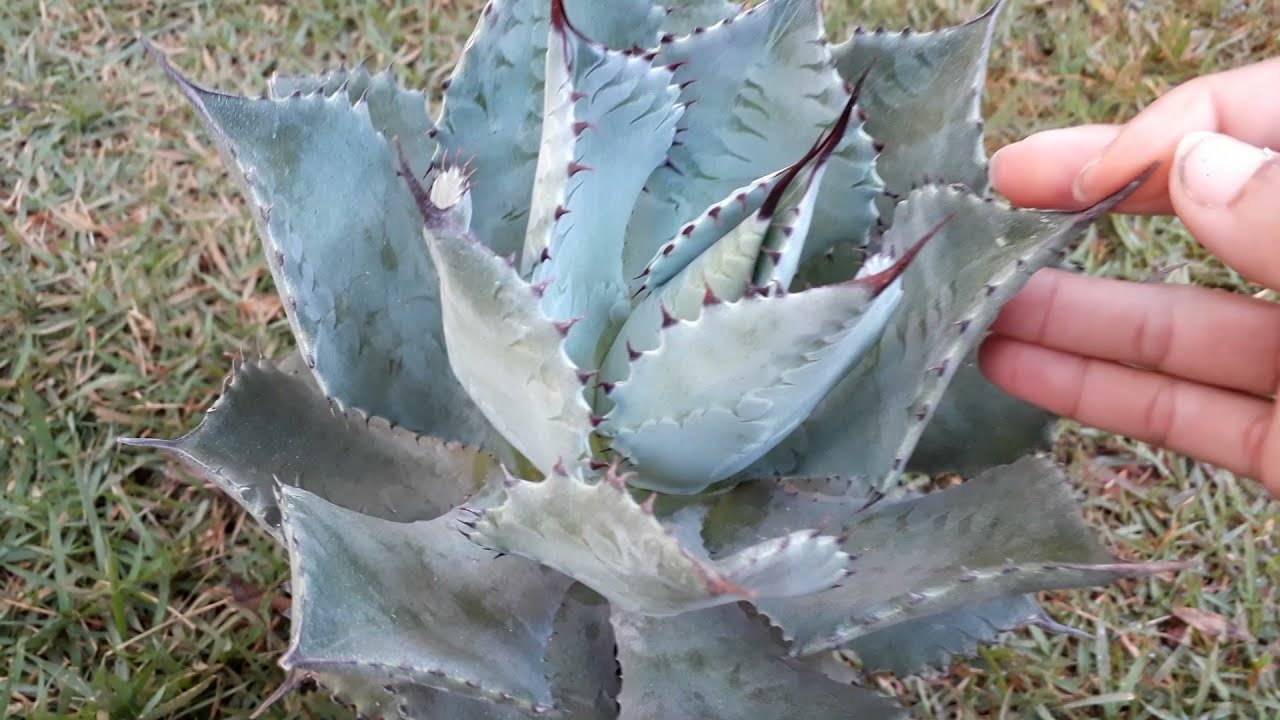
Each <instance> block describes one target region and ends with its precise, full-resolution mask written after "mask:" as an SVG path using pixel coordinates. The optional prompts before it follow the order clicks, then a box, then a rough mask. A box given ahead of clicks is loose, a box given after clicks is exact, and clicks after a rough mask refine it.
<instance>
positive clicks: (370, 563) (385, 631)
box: [280, 486, 571, 711]
mask: <svg viewBox="0 0 1280 720" xmlns="http://www.w3.org/2000/svg"><path fill="white" fill-rule="evenodd" d="M280 493H281V500H280V502H281V509H282V511H283V516H284V519H283V528H284V534H285V537H286V538H287V540H288V544H289V559H290V565H291V566H292V570H293V598H294V603H293V613H292V617H293V626H292V630H291V634H290V645H289V650H288V652H287V653H286V655H285V657H284V658H283V659H282V660H281V661H280V664H281V665H282V666H283V667H284V668H285V669H286V670H288V671H289V672H290V673H291V674H292V675H295V676H300V675H305V674H307V673H313V672H318V673H325V674H328V675H336V676H344V677H352V678H356V679H359V680H363V681H368V682H374V683H381V684H391V685H396V684H400V685H405V684H408V685H420V686H423V687H425V688H431V689H435V690H442V691H446V692H450V693H456V694H459V695H462V696H465V697H470V698H474V699H478V700H485V701H488V702H494V703H499V704H506V705H512V706H515V707H517V708H520V709H523V710H525V711H534V710H538V711H547V710H550V709H551V707H552V705H551V701H552V697H551V689H550V686H549V684H548V682H547V679H546V677H545V676H544V671H543V657H544V653H545V651H546V647H547V642H548V640H549V638H550V636H551V631H552V625H553V620H554V618H555V615H556V612H557V609H558V608H559V607H560V603H561V600H562V599H563V597H564V593H565V591H566V590H567V589H568V587H569V584H570V583H571V580H570V579H569V578H566V577H564V576H563V575H560V574H558V573H556V572H554V571H552V570H550V569H548V568H545V567H541V566H539V565H537V564H535V563H531V562H528V561H526V560H523V559H521V558H514V557H503V558H498V559H494V558H493V556H492V554H491V553H489V552H486V551H485V550H483V549H481V548H479V547H477V546H475V545H474V544H472V543H470V542H467V541H466V540H465V539H464V538H463V537H462V536H461V535H459V534H458V532H457V530H456V525H457V522H458V520H459V515H458V513H457V512H454V513H450V514H449V515H445V516H442V517H440V518H437V519H436V520H432V521H429V522H424V523H411V524H403V523H391V522H386V521H384V520H378V519H376V518H372V517H369V516H366V515H361V514H359V513H356V512H352V511H350V510H344V509H342V508H339V507H337V506H336V505H332V504H329V503H327V502H325V501H324V500H322V499H321V498H319V497H318V496H316V495H312V494H311V493H308V492H306V491H305V490H301V489H298V488H292V487H287V486H286V487H283V488H282V489H281V491H280ZM493 658H502V661H503V662H502V665H501V666H497V665H495V664H494V662H493Z"/></svg>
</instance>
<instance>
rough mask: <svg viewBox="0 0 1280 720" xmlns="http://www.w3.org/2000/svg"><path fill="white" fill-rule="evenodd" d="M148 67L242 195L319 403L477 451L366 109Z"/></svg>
mask: <svg viewBox="0 0 1280 720" xmlns="http://www.w3.org/2000/svg"><path fill="white" fill-rule="evenodd" d="M157 56H158V57H161V63H162V65H163V66H164V68H165V71H166V72H168V73H169V75H170V77H172V78H173V80H174V81H175V82H176V83H178V85H179V86H180V87H181V88H182V90H183V92H184V93H186V95H187V98H188V99H189V100H190V101H191V103H192V105H194V106H195V109H196V111H197V112H198V113H199V115H200V118H201V120H202V121H203V122H204V124H205V126H206V127H207V128H208V130H209V132H210V134H212V135H213V137H214V139H215V140H216V141H217V144H218V147H219V148H220V149H221V150H222V151H223V155H224V158H225V160H226V162H227V165H228V166H229V167H231V169H232V170H234V171H235V173H236V174H237V175H238V176H239V178H240V180H241V183H242V184H243V186H244V187H245V189H246V191H247V195H248V198H249V200H250V202H251V203H252V205H253V207H254V215H255V218H256V219H257V221H258V227H259V231H260V234H261V235H262V240H263V244H264V246H265V247H266V250H267V260H268V266H269V267H270V268H271V273H272V276H273V277H274V278H275V282H276V288H277V289H278V291H279V292H280V295H281V297H282V299H283V300H284V306H285V311H286V313H287V314H288V316H289V320H290V323H291V325H292V327H293V333H294V336H295V337H296V338H297V341H298V347H299V349H300V350H301V351H302V354H303V356H304V357H305V358H306V360H307V364H308V365H309V366H310V367H312V369H313V370H314V372H315V374H316V377H317V378H318V380H319V382H320V385H321V387H322V388H324V391H325V394H327V395H329V396H331V397H333V398H336V399H337V400H339V401H340V402H342V403H343V404H344V405H348V406H352V407H358V408H360V409H362V410H364V411H366V412H369V413H372V414H374V415H378V416H381V417H385V418H387V419H389V420H391V421H392V422H394V423H396V424H397V425H404V426H406V427H409V428H411V429H413V430H415V431H418V432H423V433H427V434H430V435H434V436H437V437H442V438H447V439H450V440H459V441H462V442H466V443H468V444H471V445H476V444H480V443H482V442H483V441H484V440H485V438H486V437H487V436H488V432H489V430H488V427H487V425H486V423H485V422H484V419H483V418H482V417H480V415H479V413H477V412H475V409H474V406H473V405H472V404H471V401H470V400H469V399H468V397H467V394H466V393H465V392H464V391H463V389H462V387H461V386H460V385H459V384H458V383H457V381H456V380H455V379H454V378H453V376H452V375H451V374H450V373H449V372H448V371H446V369H445V368H446V367H447V366H448V363H447V359H446V357H445V351H444V344H443V339H442V332H441V326H440V301H439V295H438V290H437V283H436V279H435V274H434V272H433V271H432V268H431V260H430V258H429V257H428V256H427V253H426V249H425V248H423V246H422V240H421V237H422V235H421V232H422V231H421V222H420V220H419V218H418V216H417V212H416V210H415V209H414V205H413V199H412V198H411V197H410V195H409V193H408V191H407V190H406V189H405V187H404V183H403V182H401V181H400V179H399V178H398V177H396V167H395V162H394V156H393V154H392V152H391V149H390V146H389V145H388V143H387V141H386V139H385V138H383V137H382V135H381V134H379V133H378V132H377V131H376V130H375V129H374V126H373V122H372V120H371V117H370V109H369V105H368V104H367V103H357V104H355V105H352V104H351V103H350V102H349V101H348V100H347V99H346V97H345V96H342V97H339V96H337V95H335V96H334V97H332V98H326V97H324V96H322V95H311V96H307V97H298V98H290V99H286V100H269V99H249V98H242V97H236V96H232V95H223V94H221V93H217V92H213V91H211V90H206V89H204V88H201V87H198V86H196V85H193V84H192V83H191V82H190V81H188V80H187V79H186V78H184V77H183V76H182V75H181V74H180V73H178V71H177V70H175V69H174V68H173V67H172V66H171V65H169V63H168V61H167V60H165V59H164V58H163V57H162V56H159V54H158V53H157ZM375 278H376V279H375ZM388 297H395V298H397V302H395V303H388V302H387V298H388Z"/></svg>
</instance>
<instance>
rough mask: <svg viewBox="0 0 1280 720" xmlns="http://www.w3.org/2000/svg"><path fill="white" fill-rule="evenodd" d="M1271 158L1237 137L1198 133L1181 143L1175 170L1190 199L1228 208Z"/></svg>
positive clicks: (1175, 158)
mask: <svg viewBox="0 0 1280 720" xmlns="http://www.w3.org/2000/svg"><path fill="white" fill-rule="evenodd" d="M1271 156H1272V153H1271V152H1270V151H1268V150H1263V149H1261V148H1256V147H1254V146H1252V145H1250V144H1248V143H1243V142H1240V141H1239V140H1236V139H1235V138H1231V137H1227V136H1226V135H1219V134H1218V133H1211V132H1195V133H1191V134H1190V135H1187V136H1186V137H1184V138H1183V139H1182V142H1180V143H1178V150H1177V153H1175V154H1174V160H1173V162H1174V167H1175V168H1176V169H1177V173H1178V180H1179V181H1180V182H1181V183H1182V187H1183V189H1184V190H1185V191H1186V193H1187V196H1188V197H1189V198H1191V200H1192V201H1193V202H1195V203H1197V204H1199V205H1203V206H1205V207H1227V206H1228V205H1231V204H1232V203H1234V202H1235V201H1236V198H1238V197H1240V194H1241V193H1243V192H1244V189H1245V186H1246V185H1248V184H1249V180H1250V179H1251V178H1252V177H1253V176H1254V175H1256V174H1257V172H1258V169H1259V168H1261V167H1262V165H1263V163H1265V162H1267V160H1268V159H1269V158H1270V157H1271Z"/></svg>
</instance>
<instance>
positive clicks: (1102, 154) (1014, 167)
mask: <svg viewBox="0 0 1280 720" xmlns="http://www.w3.org/2000/svg"><path fill="white" fill-rule="evenodd" d="M1200 130H1207V131H1210V132H1217V133H1222V134H1224V135H1230V136H1232V137H1234V138H1236V139H1238V140H1242V141H1244V142H1246V143H1249V144H1251V145H1256V146H1258V147H1270V148H1272V149H1280V58H1275V59H1272V60H1267V61H1264V62H1260V63H1256V64H1254V65H1247V66H1245V67H1242V68H1237V69H1235V70H1228V71H1225V72H1220V73H1215V74H1213V75H1205V76H1203V77H1199V78H1196V79H1195V80H1191V81H1189V82H1186V83H1184V84H1182V85H1179V86H1178V87H1176V88H1174V89H1173V90H1172V91H1170V92H1169V93H1168V94H1166V95H1164V96H1163V97H1161V98H1160V99H1158V100H1156V101H1155V102H1154V103H1152V104H1151V105H1150V106H1148V107H1147V108H1146V109H1144V110H1143V111H1142V112H1141V113H1139V114H1138V115H1137V116H1136V117H1134V118H1133V119H1132V120H1130V121H1129V122H1128V123H1126V124H1125V125H1123V126H1122V127H1120V128H1118V129H1117V128H1115V127H1114V126H1112V127H1107V126H1084V127H1079V128H1067V129H1062V130H1049V131H1046V132H1043V133H1037V134H1036V135H1032V136H1031V137H1029V138H1027V139H1026V140H1023V141H1022V142H1019V143H1015V144H1013V145H1010V146H1008V147H1006V148H1004V149H1002V150H1001V151H1000V152H999V153H997V158H993V163H992V165H993V167H992V182H993V183H994V184H995V186H996V189H997V190H999V191H1000V192H1001V193H1003V194H1004V195H1005V196H1006V197H1008V198H1009V200H1010V201H1011V202H1013V203H1014V204H1015V205H1022V206H1024V207H1051V208H1062V209H1072V210H1073V209H1080V208H1083V207H1087V206H1088V205H1091V204H1093V203H1094V202H1097V201H1098V200H1099V199H1101V198H1103V197H1106V196H1107V195H1109V194H1111V193H1113V192H1115V191H1116V190H1118V189H1119V188H1121V187H1123V186H1124V185H1125V183H1127V182H1129V181H1130V180H1132V179H1133V178H1134V177H1135V176H1137V175H1138V174H1139V173H1141V172H1142V171H1143V170H1144V169H1145V168H1147V167H1148V166H1150V165H1151V163H1153V162H1157V161H1158V162H1159V163H1160V167H1159V168H1158V169H1157V171H1156V174H1155V175H1154V176H1153V177H1152V178H1151V179H1150V180H1148V181H1147V182H1146V183H1145V184H1144V185H1143V186H1142V187H1141V188H1139V189H1138V191H1137V192H1135V193H1134V194H1133V196H1132V197H1130V198H1129V199H1128V200H1126V201H1125V202H1124V203H1122V204H1121V205H1120V206H1119V207H1118V208H1117V210H1118V211H1119V212H1129V213H1142V214H1169V213H1172V212H1173V207H1172V205H1171V204H1170V200H1169V172H1170V170H1171V169H1172V167H1173V158H1174V153H1175V151H1176V150H1177V147H1178V142H1179V141H1181V140H1182V138H1184V137H1186V136H1187V135H1189V134H1190V133H1193V132H1196V131H1200ZM1045 168H1050V169H1052V171H1051V172H1050V171H1046V170H1045Z"/></svg>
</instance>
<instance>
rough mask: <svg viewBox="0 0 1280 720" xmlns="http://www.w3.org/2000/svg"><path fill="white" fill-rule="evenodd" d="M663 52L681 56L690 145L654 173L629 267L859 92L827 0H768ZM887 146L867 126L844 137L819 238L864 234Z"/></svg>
mask: <svg viewBox="0 0 1280 720" xmlns="http://www.w3.org/2000/svg"><path fill="white" fill-rule="evenodd" d="M656 62H658V63H665V64H669V65H673V66H675V67H676V71H675V80H674V81H675V82H676V83H678V84H679V86H680V87H681V91H680V99H681V101H684V102H692V103H693V104H692V105H690V106H689V107H688V108H687V109H686V111H685V113H684V116H683V117H682V119H681V122H680V138H679V139H680V144H679V145H677V146H675V147H673V148H672V149H671V152H670V155H669V156H668V158H667V163H666V164H665V165H663V166H661V167H659V168H657V169H656V170H654V172H653V175H652V176H650V178H649V181H648V184H647V188H648V190H649V192H647V193H645V194H644V195H642V196H641V198H640V201H639V203H637V205H636V211H635V213H633V215H632V218H631V224H630V227H629V229H628V236H627V247H626V257H625V260H624V265H625V268H626V272H627V276H628V277H635V276H637V275H639V274H640V272H641V271H642V269H643V268H644V264H645V263H646V262H648V261H649V259H650V258H651V257H653V256H654V254H655V253H656V252H657V251H658V249H659V247H660V246H661V245H662V244H663V243H666V242H667V241H668V240H669V239H670V238H672V237H674V236H675V234H676V233H677V232H678V231H679V230H680V228H681V226H683V225H684V224H685V223H688V222H689V221H691V220H693V219H694V218H695V217H697V216H698V214H699V213H701V212H702V211H703V210H704V209H706V208H707V207H708V206H710V205H711V204H712V203H714V202H716V201H718V200H720V199H721V198H723V197H725V196H726V195H728V194H729V193H730V192H731V191H733V190H734V189H735V188H739V187H743V186H745V185H747V184H749V183H751V182H752V181H754V180H756V179H757V178H760V177H763V176H765V175H767V174H769V173H771V172H774V171H777V170H779V169H782V168H784V167H786V166H788V165H790V164H791V163H793V162H795V160H796V158H799V157H801V156H802V155H803V154H804V152H805V150H806V149H807V148H808V146H809V144H810V142H811V141H812V138H815V137H818V136H820V135H821V134H822V133H823V132H824V131H826V130H827V128H829V127H830V126H831V125H832V123H834V122H835V120H836V118H837V116H839V114H840V110H841V108H842V107H843V106H844V105H845V101H846V100H847V99H848V97H849V93H848V92H847V91H846V90H845V88H844V83H843V82H842V81H841V79H840V77H839V75H838V74H837V73H836V72H835V70H834V68H833V67H832V59H831V54H830V51H829V49H828V47H827V45H826V42H825V31H824V28H823V25H822V13H821V8H820V7H819V3H818V2H817V0H767V2H764V3H761V4H760V5H757V6H756V7H753V8H752V9H750V10H747V11H746V12H744V13H742V14H741V15H739V16H737V17H735V18H734V19H733V21H732V22H724V23H720V24H718V25H714V26H712V27H710V28H708V29H707V30H706V31H705V32H700V33H694V34H692V35H688V36H686V37H680V38H674V37H664V38H663V44H662V45H661V46H660V47H659V50H658V56H657V59H656ZM874 154H875V151H874V149H873V147H872V142H871V139H870V137H868V136H867V135H866V134H865V133H864V132H862V130H861V126H860V125H859V127H857V128H854V129H852V130H851V131H850V132H849V134H848V135H847V136H846V137H845V138H844V140H843V141H842V142H841V143H840V145H839V146H838V147H837V148H836V151H835V154H834V156H833V158H832V160H831V163H830V166H829V167H828V169H827V172H826V180H825V181H824V188H823V192H822V194H821V197H820V198H819V200H818V208H817V211H816V214H817V218H816V219H815V223H814V226H813V228H812V229H811V238H810V244H812V245H813V246H814V247H815V248H820V249H822V250H825V249H826V248H827V247H829V246H830V245H831V244H832V243H834V242H836V241H837V240H841V239H844V240H848V239H850V238H857V239H859V240H861V239H862V238H863V237H864V236H865V232H866V230H867V229H868V228H870V226H871V224H872V223H873V222H874V219H875V211H874V207H873V204H872V198H873V197H874V196H875V195H876V194H878V193H879V192H880V184H879V179H878V178H877V177H876V175H875V172H874V170H873V169H872V164H873V158H874Z"/></svg>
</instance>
